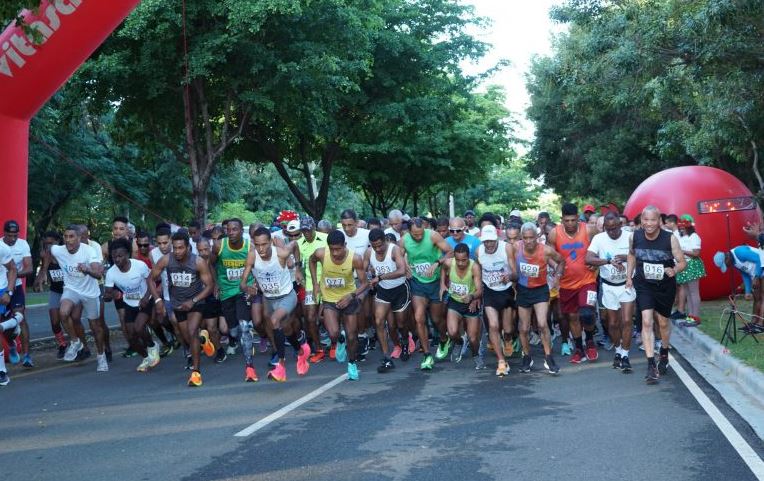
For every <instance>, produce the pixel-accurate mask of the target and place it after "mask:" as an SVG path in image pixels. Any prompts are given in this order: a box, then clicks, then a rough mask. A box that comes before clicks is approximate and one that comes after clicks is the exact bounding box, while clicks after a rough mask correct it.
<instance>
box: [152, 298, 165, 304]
mask: <svg viewBox="0 0 764 481" xmlns="http://www.w3.org/2000/svg"><path fill="white" fill-rule="evenodd" d="M163 300H164V299H162V298H161V297H160V298H159V299H156V300H154V304H159V303H160V302H162V301H163Z"/></svg>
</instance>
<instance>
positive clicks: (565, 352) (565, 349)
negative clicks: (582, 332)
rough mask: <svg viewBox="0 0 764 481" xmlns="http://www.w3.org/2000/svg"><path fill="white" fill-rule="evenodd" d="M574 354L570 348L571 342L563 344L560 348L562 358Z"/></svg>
mask: <svg viewBox="0 0 764 481" xmlns="http://www.w3.org/2000/svg"><path fill="white" fill-rule="evenodd" d="M571 354H573V349H572V348H571V347H570V343H569V342H563V343H562V346H560V356H570V355H571Z"/></svg>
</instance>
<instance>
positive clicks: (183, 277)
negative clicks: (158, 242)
mask: <svg viewBox="0 0 764 481" xmlns="http://www.w3.org/2000/svg"><path fill="white" fill-rule="evenodd" d="M168 258H169V262H168V263H167V278H168V280H169V284H170V286H169V287H170V304H171V305H172V307H173V309H175V308H177V307H178V306H180V305H181V304H183V303H184V302H186V301H189V300H191V299H193V298H194V297H196V296H197V295H198V294H199V293H200V292H202V290H204V284H203V283H202V280H201V278H199V271H198V270H197V269H196V254H191V253H189V254H188V258H187V259H186V261H185V262H183V263H180V262H179V261H178V260H177V259H175V256H174V255H172V254H170V255H169V256H168ZM197 300H199V299H197Z"/></svg>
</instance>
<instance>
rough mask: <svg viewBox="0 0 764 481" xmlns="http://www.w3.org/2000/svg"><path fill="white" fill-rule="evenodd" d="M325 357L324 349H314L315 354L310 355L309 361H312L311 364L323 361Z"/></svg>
mask: <svg viewBox="0 0 764 481" xmlns="http://www.w3.org/2000/svg"><path fill="white" fill-rule="evenodd" d="M325 357H326V353H325V352H324V350H323V349H319V350H318V351H316V353H315V354H313V355H312V356H310V362H312V363H313V364H317V363H319V362H321V361H323V360H324V358H325Z"/></svg>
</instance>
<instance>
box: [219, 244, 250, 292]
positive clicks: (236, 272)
mask: <svg viewBox="0 0 764 481" xmlns="http://www.w3.org/2000/svg"><path fill="white" fill-rule="evenodd" d="M243 241H244V242H243V245H242V246H241V248H239V249H234V248H232V247H231V245H230V244H229V243H228V237H224V238H223V239H222V242H221V243H220V251H218V258H217V261H216V263H215V271H216V275H217V283H218V287H219V288H220V300H225V299H229V298H231V297H234V296H238V295H239V294H241V291H240V290H239V283H240V282H241V275H242V274H243V273H244V267H245V266H246V265H247V254H249V239H243ZM251 281H252V275H251V274H250V276H249V277H248V278H247V284H249V283H250V282H251Z"/></svg>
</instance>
